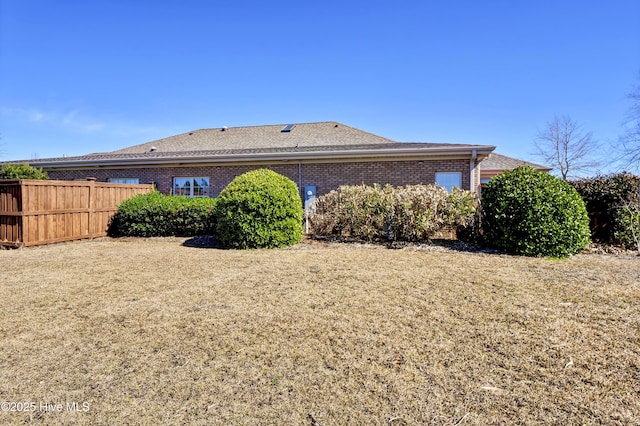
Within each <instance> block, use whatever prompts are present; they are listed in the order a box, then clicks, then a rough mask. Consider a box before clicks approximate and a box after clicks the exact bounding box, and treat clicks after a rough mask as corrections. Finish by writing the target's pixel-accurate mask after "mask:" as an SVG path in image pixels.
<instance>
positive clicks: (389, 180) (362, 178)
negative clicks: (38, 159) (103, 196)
mask: <svg viewBox="0 0 640 426" xmlns="http://www.w3.org/2000/svg"><path fill="white" fill-rule="evenodd" d="M469 165H470V164H469V160H424V161H377V162H349V163H302V164H301V165H300V166H299V165H298V163H290V164H271V165H269V164H262V165H220V166H215V165H212V166H195V167H162V168H161V167H158V168H153V167H148V168H126V169H102V168H101V169H89V170H48V173H49V177H50V178H51V179H61V180H74V179H85V178H86V177H88V176H91V177H95V178H96V179H97V180H98V181H99V182H104V181H107V179H109V178H139V179H140V183H149V182H155V183H156V185H157V187H158V190H160V191H161V192H163V193H167V194H168V193H169V192H170V191H171V187H172V184H173V178H174V177H209V178H210V182H211V195H212V196H217V195H218V194H219V193H220V191H221V190H222V189H223V188H224V187H225V186H227V184H229V182H231V180H233V178H234V177H236V176H238V175H241V174H242V173H244V172H247V171H249V170H254V169H258V168H269V169H271V170H273V171H275V172H277V173H280V174H282V175H284V176H287V177H288V178H290V179H291V180H293V181H294V182H295V183H296V184H298V185H299V186H300V188H301V190H302V189H303V188H304V186H305V185H316V187H317V194H318V195H322V194H326V193H327V192H329V191H331V190H333V189H336V188H337V187H338V186H340V185H359V184H362V183H364V184H367V185H372V184H374V183H378V184H381V185H384V184H391V185H395V186H398V185H410V184H419V183H425V184H427V183H435V174H436V172H460V173H462V186H463V188H465V189H469V175H470V167H469ZM299 170H300V171H301V173H300V174H299V173H298V172H299ZM475 175H476V177H475V181H476V184H478V183H479V182H480V168H479V167H476V173H475Z"/></svg>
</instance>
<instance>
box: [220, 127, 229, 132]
mask: <svg viewBox="0 0 640 426" xmlns="http://www.w3.org/2000/svg"><path fill="white" fill-rule="evenodd" d="M227 129H228V127H227V126H222V129H220V131H221V132H224V131H225V130H227Z"/></svg>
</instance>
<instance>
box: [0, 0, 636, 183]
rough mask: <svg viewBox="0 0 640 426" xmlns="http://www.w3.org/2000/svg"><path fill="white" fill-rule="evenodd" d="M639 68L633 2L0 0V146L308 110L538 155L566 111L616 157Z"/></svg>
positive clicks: (47, 147) (66, 148)
mask: <svg viewBox="0 0 640 426" xmlns="http://www.w3.org/2000/svg"><path fill="white" fill-rule="evenodd" d="M638 84H640V1H638V0H607V1H602V0H580V1H578V0H576V1H573V0H564V1H563V0H554V1H548V0H535V1H534V0H482V1H480V0H473V1H472V0H447V1H444V0H438V1H432V0H421V1H420V0H415V1H408V0H395V1H378V0H368V1H360V0H354V1H349V0H341V1H335V0H323V1H318V2H306V1H295V2H294V1H278V0H272V1H269V2H266V1H249V0H236V1H204V0H203V1H198V0H180V1H162V0H155V1H146V0H136V1H131V0H127V1H122V0H109V1H103V0H93V1H83V2H80V1H75V0H74V1H69V0H56V1H50V0H0V137H1V139H0V161H2V160H20V159H27V160H28V159H33V158H48V157H59V156H62V155H65V154H66V155H69V156H73V155H83V154H88V153H92V152H104V151H112V150H116V149H119V148H123V147H127V146H131V145H136V144H139V143H144V142H149V141H153V140H156V139H160V138H163V137H168V136H172V135H175V134H178V133H182V132H188V131H191V130H196V129H201V128H215V127H222V126H229V127H234V126H252V125H265V124H288V123H306V122H317V121H338V122H341V123H344V124H346V125H349V126H353V127H356V128H359V129H362V130H365V131H368V132H371V133H375V134H378V135H381V136H384V137H387V138H390V139H393V140H396V141H401V142H436V143H463V144H468V143H471V144H482V145H495V146H496V147H497V149H496V152H499V153H502V154H505V155H510V156H514V157H518V158H521V159H525V160H529V161H535V160H536V157H535V156H533V155H532V154H533V152H534V151H535V147H534V143H535V140H536V137H537V135H538V134H539V133H540V132H541V131H543V130H544V129H545V127H546V124H547V123H548V122H549V121H550V120H552V119H553V118H554V116H563V115H566V116H570V117H571V119H572V120H574V121H575V122H577V123H579V124H580V125H582V126H583V129H584V131H585V132H592V133H593V137H594V139H595V140H597V141H599V142H601V143H602V149H601V153H602V154H604V155H609V156H612V155H613V153H612V152H611V149H610V148H609V146H610V144H612V143H614V142H615V141H617V139H618V137H619V136H620V135H621V133H622V125H623V122H624V120H625V117H626V115H627V113H628V111H629V109H630V107H631V101H630V100H629V99H628V97H627V96H626V95H627V94H628V93H629V92H630V91H631V90H632V89H633V88H634V87H635V86H637V85H638ZM611 158H612V157H611ZM605 164H606V166H605V167H610V168H612V167H614V166H613V163H612V162H606V163H605ZM604 171H605V172H606V171H609V170H607V169H606V168H605V170H604Z"/></svg>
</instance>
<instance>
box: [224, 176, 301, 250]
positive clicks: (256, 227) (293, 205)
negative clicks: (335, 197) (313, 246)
mask: <svg viewBox="0 0 640 426" xmlns="http://www.w3.org/2000/svg"><path fill="white" fill-rule="evenodd" d="M216 219H217V234H216V235H217V236H218V239H219V241H220V243H221V244H222V245H223V246H225V247H229V248H240V249H248V248H273V247H286V246H290V245H294V244H297V243H299V242H300V240H301V239H302V220H303V208H302V200H301V199H300V193H299V192H298V186H297V185H296V184H295V183H294V182H293V181H292V180H291V179H289V178H287V177H285V176H282V175H280V174H278V173H276V172H274V171H272V170H268V169H258V170H253V171H250V172H247V173H244V174H242V175H240V176H238V177H236V178H235V179H233V181H231V183H229V185H228V186H227V187H226V188H225V189H223V190H222V192H220V195H219V197H218V198H217V202H216Z"/></svg>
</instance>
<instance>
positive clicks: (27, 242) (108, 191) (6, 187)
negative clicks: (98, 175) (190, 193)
mask: <svg viewBox="0 0 640 426" xmlns="http://www.w3.org/2000/svg"><path fill="white" fill-rule="evenodd" d="M153 189H154V185H153V184H145V185H129V184H117V183H104V182H95V180H94V179H87V180H86V181H61V180H2V181H0V245H2V246H33V245H38V244H49V243H57V242H62V241H71V240H80V239H85V238H95V237H103V236H105V235H107V228H108V226H109V221H110V220H111V217H112V216H113V215H114V214H115V212H116V211H117V210H118V205H119V204H120V203H122V202H123V201H124V200H126V199H128V198H131V197H133V196H134V195H137V194H142V193H148V192H151V191H152V190H153Z"/></svg>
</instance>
